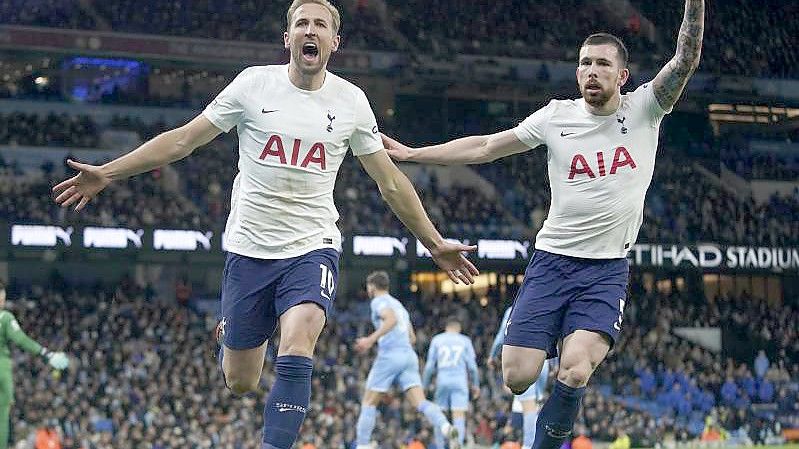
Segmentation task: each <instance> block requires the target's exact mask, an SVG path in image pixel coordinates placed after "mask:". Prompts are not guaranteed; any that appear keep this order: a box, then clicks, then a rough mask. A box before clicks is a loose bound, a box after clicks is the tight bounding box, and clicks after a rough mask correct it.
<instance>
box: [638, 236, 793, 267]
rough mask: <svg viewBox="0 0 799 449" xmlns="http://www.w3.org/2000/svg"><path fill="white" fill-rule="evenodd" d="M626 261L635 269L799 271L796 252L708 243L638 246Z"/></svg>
mask: <svg viewBox="0 0 799 449" xmlns="http://www.w3.org/2000/svg"><path fill="white" fill-rule="evenodd" d="M628 258H629V259H630V263H631V264H632V265H636V266H654V267H680V266H694V267H696V268H716V269H720V270H724V269H755V270H773V271H783V270H785V271H797V270H799V248H771V247H762V246H758V247H754V246H722V245H716V244H710V243H707V244H698V245H691V246H683V245H658V244H654V245H653V244H643V243H639V244H636V245H634V246H633V248H632V249H631V250H630V253H629V255H628Z"/></svg>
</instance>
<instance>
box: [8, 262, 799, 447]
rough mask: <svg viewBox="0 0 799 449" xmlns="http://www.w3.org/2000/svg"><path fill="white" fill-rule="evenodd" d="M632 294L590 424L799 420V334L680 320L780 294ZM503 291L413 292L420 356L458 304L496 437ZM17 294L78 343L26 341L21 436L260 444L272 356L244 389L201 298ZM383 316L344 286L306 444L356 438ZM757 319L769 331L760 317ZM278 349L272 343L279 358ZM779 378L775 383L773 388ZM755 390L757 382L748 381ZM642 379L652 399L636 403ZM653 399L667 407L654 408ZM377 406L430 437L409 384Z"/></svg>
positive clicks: (594, 397)
mask: <svg viewBox="0 0 799 449" xmlns="http://www.w3.org/2000/svg"><path fill="white" fill-rule="evenodd" d="M633 289H636V287H635V286H633ZM510 294H512V292H510V291H509V292H507V295H510ZM634 295H636V296H635V297H634V298H631V300H630V301H629V304H630V306H629V307H628V309H627V310H626V313H627V316H626V318H625V323H626V324H627V325H626V326H625V330H624V332H623V334H622V335H623V338H622V340H621V341H620V342H619V344H618V345H617V346H616V348H615V350H614V354H613V355H612V356H611V357H610V359H609V360H608V361H607V362H606V363H605V364H604V365H603V366H602V367H601V369H600V370H599V371H598V373H599V377H597V379H596V380H595V381H593V383H592V384H591V388H590V390H591V392H590V394H588V395H587V396H586V399H585V406H584V408H583V412H582V413H581V416H580V418H579V419H578V424H577V427H576V430H577V434H583V435H586V436H587V437H590V438H592V439H595V440H602V441H611V440H612V439H613V438H615V436H616V431H617V430H618V429H624V431H625V432H626V433H627V434H628V435H630V436H631V438H632V439H633V442H634V443H635V444H639V445H640V444H650V445H651V444H652V443H653V442H655V441H664V439H665V440H669V439H678V440H679V439H688V438H695V437H696V436H697V435H696V431H697V430H698V431H701V430H702V429H701V427H699V428H698V429H697V428H693V429H692V428H691V427H690V425H689V424H690V419H689V418H691V417H693V418H694V420H695V419H696V416H701V417H702V418H704V417H705V416H714V417H717V419H718V420H719V422H720V424H721V425H722V426H723V427H725V428H727V429H729V430H731V431H733V430H737V429H739V428H743V429H744V430H743V432H744V433H745V434H746V435H751V437H750V438H751V439H752V440H753V441H759V440H758V438H759V436H758V435H759V433H758V429H761V428H762V427H763V424H762V423H773V422H777V421H779V420H782V421H783V422H784V423H785V424H788V425H791V424H792V425H794V426H796V425H797V424H799V423H796V422H792V421H791V419H793V420H794V421H795V419H796V416H799V415H797V412H799V410H797V404H798V403H799V402H797V399H799V397H798V396H797V393H798V392H799V364H797V363H796V362H795V360H796V358H792V357H794V356H793V355H791V354H795V353H796V349H797V348H796V338H795V336H794V337H790V336H789V337H786V338H788V340H786V341H787V343H788V345H793V346H792V347H790V348H787V349H785V348H783V349H778V350H777V352H772V351H771V349H769V348H768V347H767V346H766V345H764V346H762V349H764V350H769V352H770V353H772V354H773V355H772V356H771V357H767V359H770V360H772V361H769V360H766V362H765V367H764V363H763V360H758V361H750V360H744V361H733V360H732V359H727V360H723V359H722V357H721V356H720V355H718V354H714V353H711V352H709V351H707V350H704V349H702V348H700V347H698V346H696V345H694V344H691V343H687V341H685V340H680V339H678V338H677V337H675V335H674V334H673V333H672V332H671V328H672V327H677V326H678V325H680V324H695V325H711V324H715V325H719V324H720V325H725V322H726V321H725V320H728V319H729V320H733V321H734V320H735V319H736V318H735V317H736V316H743V315H746V316H748V317H752V316H753V315H752V313H754V312H758V313H759V314H762V317H761V315H754V316H756V317H760V318H761V320H760V321H762V323H763V324H764V325H766V324H767V325H770V326H773V325H774V324H775V323H774V322H773V321H774V319H773V318H771V316H772V315H773V313H772V312H770V310H773V309H769V310H766V309H764V308H762V307H759V306H758V305H757V304H759V303H758V301H757V300H756V299H754V298H750V297H745V296H741V297H738V298H737V299H735V300H733V301H731V302H730V305H729V306H728V307H727V308H726V309H725V308H724V307H721V309H722V310H720V311H717V310H715V309H713V307H714V306H715V305H716V304H719V303H721V302H724V301H725V300H723V299H719V301H718V302H716V303H711V305H710V308H709V309H707V310H705V309H703V308H701V307H698V304H699V303H698V302H696V301H694V302H693V303H692V301H691V300H690V297H689V296H688V295H684V296H680V294H678V293H673V294H671V295H666V294H662V293H657V292H652V291H643V292H640V293H639V294H634ZM639 295H640V296H639ZM502 296H503V295H500V293H499V291H498V290H496V289H491V290H489V292H488V293H487V295H486V297H485V300H481V298H478V297H477V296H475V295H472V294H465V295H460V296H458V297H449V296H443V295H434V296H432V297H430V296H426V295H425V296H423V295H421V294H414V295H411V296H410V297H408V298H402V299H403V300H404V302H405V304H406V306H407V307H408V309H409V310H410V311H411V315H412V321H413V322H414V325H415V327H416V328H417V335H418V341H417V350H418V352H419V354H420V356H421V357H424V356H425V353H426V349H427V346H428V344H429V341H430V339H431V337H432V336H433V335H435V334H436V333H438V332H441V331H442V330H443V329H440V328H439V327H440V323H442V322H444V321H445V318H446V317H450V316H456V317H458V318H459V319H460V320H462V322H464V323H465V324H466V326H465V329H468V334H469V335H470V336H471V337H472V338H473V341H474V345H475V348H476V352H477V356H478V364H479V366H480V377H481V388H482V395H481V397H480V399H479V400H477V401H475V402H474V403H473V408H472V412H471V413H470V415H469V432H468V433H469V435H470V437H471V438H473V439H474V441H475V442H477V443H480V444H487V445H491V444H493V443H502V442H503V441H517V440H518V438H519V433H518V431H517V430H514V429H513V427H512V426H511V419H510V396H509V393H507V392H506V391H505V390H504V389H503V388H502V386H501V379H500V373H499V372H498V371H493V370H490V369H488V368H487V367H486V366H485V364H484V363H483V361H484V360H485V357H486V354H487V351H488V350H489V348H490V346H491V341H492V339H493V334H494V332H495V331H496V326H497V325H498V322H499V318H500V316H501V313H502V311H503V310H502V308H501V306H500V305H501V304H502V302H503V298H502ZM11 298H12V300H13V301H12V306H11V309H12V310H13V311H14V313H15V314H16V316H17V318H18V320H19V322H20V323H21V325H22V326H23V328H24V329H25V330H26V331H27V332H28V333H29V334H31V335H33V336H35V337H36V338H37V339H39V340H40V341H42V342H43V343H45V344H46V345H47V346H48V347H50V348H52V349H59V350H64V351H66V352H67V353H68V354H70V356H71V357H72V359H73V362H74V363H73V364H72V367H71V368H70V369H69V370H68V371H65V372H63V373H60V374H58V373H55V372H50V371H48V369H47V368H46V367H45V366H44V365H43V364H41V363H39V362H37V361H34V360H30V359H29V356H27V355H25V354H23V353H22V352H21V351H16V352H15V363H16V364H17V366H18V367H22V366H24V367H25V368H24V369H22V368H18V372H23V370H24V372H28V373H30V375H26V376H17V377H16V379H15V381H16V398H17V402H16V404H15V407H14V409H13V420H12V422H14V423H15V424H14V435H15V437H14V439H15V440H17V441H19V440H23V441H24V440H26V438H28V436H29V435H32V434H33V432H34V430H35V429H37V428H41V427H50V428H53V429H56V431H57V433H58V434H59V435H60V438H61V441H62V448H63V449H78V448H82V449H106V448H115V449H125V448H137V449H138V448H152V449H156V448H158V449H171V448H190V449H210V448H236V449H249V448H257V447H259V444H260V443H259V435H260V421H261V419H262V418H261V408H262V401H263V400H264V397H263V396H264V394H265V392H264V391H263V388H265V386H267V385H271V379H270V376H271V370H269V369H267V370H265V375H264V379H262V383H261V385H262V391H260V392H259V393H257V394H255V395H252V396H249V397H244V398H236V397H234V396H233V395H232V394H231V393H229V392H228V391H226V390H225V389H224V388H223V386H222V380H221V376H220V374H219V369H218V366H217V362H216V359H215V353H216V343H215V341H213V339H212V338H211V335H212V329H213V328H214V326H215V324H216V317H214V316H212V315H205V314H203V313H201V312H199V311H198V309H197V308H196V307H193V304H192V303H191V302H190V303H189V305H188V306H182V305H179V304H178V303H176V302H174V300H169V299H168V298H158V297H157V295H156V294H155V293H154V290H153V289H152V287H150V286H138V285H136V284H135V283H134V282H132V281H131V280H130V279H129V278H125V279H123V280H122V281H121V282H120V283H119V284H118V285H117V286H116V287H115V288H105V287H102V286H93V287H82V288H74V287H72V286H70V285H68V284H66V283H65V282H64V281H63V280H61V279H60V278H54V279H53V281H52V283H51V284H50V285H49V286H48V287H47V288H41V287H22V286H20V285H14V284H12V286H11ZM683 304H687V305H683ZM739 307H740V308H739ZM725 310H726V312H725ZM780 310H781V311H783V312H782V314H783V315H784V316H783V317H781V318H779V319H778V321H779V322H778V323H776V324H777V327H772V328H771V329H772V330H773V334H774V335H775V336H776V335H777V334H778V333H781V332H786V333H788V334H789V335H790V334H791V332H793V334H795V332H796V328H797V327H796V324H797V321H799V314H797V310H796V308H795V307H793V308H791V307H787V308H783V309H780ZM717 316H718V317H721V318H720V320H721V321H718V320H717V319H716V318H714V317H717ZM708 318H712V319H710V320H708ZM751 321H753V322H758V320H751ZM370 327H371V324H370V322H369V312H368V301H367V299H366V296H365V292H363V291H361V292H359V293H358V294H356V295H354V296H353V297H340V298H338V299H337V305H336V308H335V311H334V312H333V314H332V316H331V320H330V323H329V324H328V326H327V327H326V330H325V331H324V332H323V334H322V337H321V339H320V343H319V346H318V347H317V352H316V361H315V370H314V379H313V398H314V399H313V401H312V406H311V408H310V411H309V416H308V420H307V421H306V424H305V427H304V431H303V433H302V437H301V439H302V443H303V444H308V445H307V446H302V445H300V447H307V448H312V447H316V448H323V447H324V448H334V449H345V448H348V447H349V445H350V444H351V442H352V440H353V439H354V422H355V420H356V419H357V413H358V407H359V405H358V404H359V400H360V395H361V394H362V390H363V385H364V381H365V378H366V374H367V372H368V369H369V366H370V363H371V359H372V357H373V356H372V355H369V356H360V355H357V354H356V353H355V352H354V349H353V344H352V343H353V341H354V340H355V338H356V337H358V336H362V335H365V334H366V333H368V332H370V331H371V329H370ZM755 330H756V334H759V333H760V330H759V328H758V326H757V325H755ZM278 338H279V337H278ZM755 341H759V340H755ZM273 343H274V342H273ZM791 351H793V352H791ZM274 356H275V352H274V346H272V345H270V350H269V351H268V356H267V359H268V362H267V366H269V361H271V360H272V359H273V358H274ZM763 357H765V355H764V354H761V355H760V356H759V357H758V359H762V358H763ZM790 360H794V362H790ZM791 363H793V365H791ZM750 366H753V367H754V372H755V373H756V374H755V376H753V375H752V374H751V369H750V368H749V367H750ZM725 377H726V379H725ZM730 382H733V386H732V387H730V386H729V385H728V384H729V383H730ZM768 383H771V384H772V391H771V393H770V394H765V393H763V391H764V390H765V389H767V388H768V387H765V386H764V385H767V384H768ZM753 389H754V390H753ZM733 390H734V395H733V393H731V391H733ZM750 390H753V391H754V394H752V395H748V392H750ZM633 394H635V395H639V396H641V397H642V398H644V399H642V400H641V401H638V402H631V401H630V397H631V396H630V395H633ZM645 401H649V402H655V403H656V404H659V407H649V406H647V404H646V403H645ZM741 401H746V402H745V403H746V404H750V403H759V402H768V403H773V404H774V407H776V412H773V413H772V414H771V415H768V414H766V415H763V414H757V413H756V412H754V411H753V410H754V408H752V407H741V406H740V405H741V403H742V402H741ZM379 408H380V412H381V413H380V417H379V419H380V420H381V423H383V424H382V425H381V426H378V427H377V429H378V430H377V432H376V434H375V438H376V440H377V441H381V442H383V445H381V447H390V448H400V447H402V445H404V444H408V443H409V442H411V441H413V440H419V441H420V442H422V443H423V444H425V445H426V444H429V443H428V441H429V439H430V429H428V428H427V427H426V425H425V424H424V422H423V420H422V419H421V417H420V416H418V414H417V413H416V412H415V411H414V410H412V409H411V408H410V407H409V406H408V405H407V404H404V403H403V402H402V401H401V400H400V397H399V396H396V395H394V396H391V397H389V398H387V399H386V400H385V402H383V403H382V404H381V405H380V407H379ZM694 415H696V416H694ZM791 417H793V418H791ZM700 421H701V420H700Z"/></svg>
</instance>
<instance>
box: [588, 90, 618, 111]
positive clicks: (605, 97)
mask: <svg viewBox="0 0 799 449" xmlns="http://www.w3.org/2000/svg"><path fill="white" fill-rule="evenodd" d="M612 96H613V94H612V93H609V92H607V91H605V90H604V89H603V90H602V91H601V92H600V94H599V95H588V93H587V92H586V91H585V90H583V99H584V100H585V102H586V103H588V104H590V105H591V106H593V107H595V108H601V107H602V106H605V104H607V102H608V101H610V97H612Z"/></svg>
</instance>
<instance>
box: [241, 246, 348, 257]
mask: <svg viewBox="0 0 799 449" xmlns="http://www.w3.org/2000/svg"><path fill="white" fill-rule="evenodd" d="M318 249H334V250H336V251H337V252H338V253H339V254H341V246H340V245H313V246H309V247H306V248H302V249H300V250H297V251H287V252H280V253H268V252H259V251H250V250H248V249H246V248H237V247H236V246H235V245H234V244H231V243H229V244H228V245H227V252H229V253H233V254H238V255H239V256H245V257H252V258H253V259H263V260H277V259H291V258H292V257H299V256H302V255H305V254H308V253H310V252H311V251H316V250H318Z"/></svg>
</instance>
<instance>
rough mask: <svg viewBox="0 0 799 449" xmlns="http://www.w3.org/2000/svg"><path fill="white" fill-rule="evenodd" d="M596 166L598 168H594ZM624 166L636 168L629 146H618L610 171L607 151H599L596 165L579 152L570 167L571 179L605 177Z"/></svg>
mask: <svg viewBox="0 0 799 449" xmlns="http://www.w3.org/2000/svg"><path fill="white" fill-rule="evenodd" d="M594 167H596V169H594ZM623 167H630V170H634V169H635V168H636V167H637V165H636V164H635V160H633V157H632V156H630V152H629V151H627V148H624V147H617V148H616V149H615V150H614V154H613V163H612V164H611V165H610V171H607V169H606V165H605V153H603V152H602V151H597V153H596V165H594V166H592V165H591V164H589V163H588V160H587V159H586V158H585V156H583V155H582V154H580V153H577V154H575V155H574V157H573V158H572V163H571V168H570V169H569V179H574V178H575V177H576V176H587V177H589V178H591V179H594V178H596V177H597V176H599V177H603V176H608V175H615V174H616V172H618V171H619V170H620V169H621V168H623Z"/></svg>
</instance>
